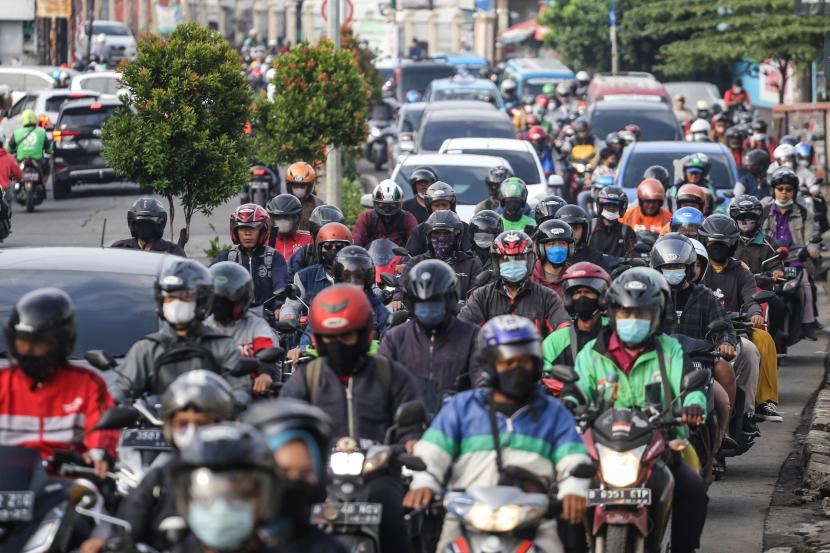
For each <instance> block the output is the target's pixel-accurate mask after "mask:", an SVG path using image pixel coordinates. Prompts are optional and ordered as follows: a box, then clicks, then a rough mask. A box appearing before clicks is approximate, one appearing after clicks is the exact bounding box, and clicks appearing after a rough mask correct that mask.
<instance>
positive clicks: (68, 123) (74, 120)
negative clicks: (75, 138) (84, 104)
mask: <svg viewBox="0 0 830 553" xmlns="http://www.w3.org/2000/svg"><path fill="white" fill-rule="evenodd" d="M115 109H116V107H115V106H108V107H102V108H100V109H89V108H83V109H73V110H72V111H64V112H63V114H62V115H61V119H60V123H59V128H60V129H61V130H63V129H83V128H93V129H100V128H101V125H103V124H104V121H106V120H107V119H109V118H110V116H111V115H112V114H113V113H115Z"/></svg>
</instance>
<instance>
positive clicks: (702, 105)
mask: <svg viewBox="0 0 830 553" xmlns="http://www.w3.org/2000/svg"><path fill="white" fill-rule="evenodd" d="M697 109H709V104H708V102H706V100H698V101H697Z"/></svg>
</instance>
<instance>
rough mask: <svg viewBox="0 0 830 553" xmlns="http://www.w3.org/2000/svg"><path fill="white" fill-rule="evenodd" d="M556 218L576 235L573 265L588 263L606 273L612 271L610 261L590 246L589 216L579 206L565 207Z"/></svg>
mask: <svg viewBox="0 0 830 553" xmlns="http://www.w3.org/2000/svg"><path fill="white" fill-rule="evenodd" d="M556 218H557V219H559V220H561V221H564V222H565V223H568V225H570V227H571V230H573V235H574V251H573V254H572V255H571V256H570V257H571V263H579V262H580V261H587V262H589V263H593V264H594V265H599V266H600V267H602V268H603V269H605V270H606V271H608V270H609V269H610V263H609V262H610V259H609V257H608V256H606V255H605V254H603V253H600V252H598V251H597V250H595V249H594V248H592V247H591V246H589V245H588V214H587V213H585V210H584V209H582V208H581V207H579V206H578V205H570V204H569V205H565V206H563V207H561V208H559V211H557V212H556Z"/></svg>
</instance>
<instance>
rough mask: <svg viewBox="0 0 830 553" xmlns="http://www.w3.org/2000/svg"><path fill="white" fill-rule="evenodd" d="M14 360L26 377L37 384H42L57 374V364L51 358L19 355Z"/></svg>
mask: <svg viewBox="0 0 830 553" xmlns="http://www.w3.org/2000/svg"><path fill="white" fill-rule="evenodd" d="M14 358H15V360H16V361H17V364H18V365H20V368H21V369H22V370H23V372H24V373H25V374H26V376H28V377H29V378H31V379H32V380H34V381H35V382H42V381H43V380H46V378H48V377H49V375H51V374H52V373H53V372H55V364H56V363H55V360H54V359H52V358H51V356H46V357H36V356H34V355H20V354H17V355H15V356H14Z"/></svg>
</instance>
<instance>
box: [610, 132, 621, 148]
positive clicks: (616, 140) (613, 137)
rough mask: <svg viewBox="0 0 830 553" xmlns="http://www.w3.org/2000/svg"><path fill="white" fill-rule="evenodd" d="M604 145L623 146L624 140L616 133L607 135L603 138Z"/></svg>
mask: <svg viewBox="0 0 830 553" xmlns="http://www.w3.org/2000/svg"><path fill="white" fill-rule="evenodd" d="M605 144H606V145H608V146H615V145H616V146H624V145H625V139H623V137H622V136H621V135H620V133H618V132H612V133H608V136H606V137H605Z"/></svg>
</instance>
